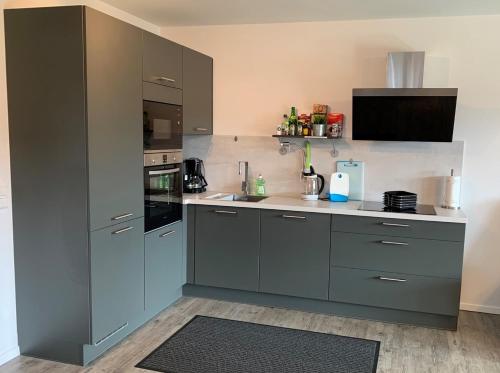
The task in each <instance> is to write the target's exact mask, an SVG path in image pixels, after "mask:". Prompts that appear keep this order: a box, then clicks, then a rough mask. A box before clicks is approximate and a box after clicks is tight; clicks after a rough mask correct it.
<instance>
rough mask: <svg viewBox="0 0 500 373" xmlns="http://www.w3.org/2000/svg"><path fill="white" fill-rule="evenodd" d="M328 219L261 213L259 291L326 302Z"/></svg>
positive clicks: (283, 213) (287, 213) (286, 212)
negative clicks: (324, 300)
mask: <svg viewBox="0 0 500 373" xmlns="http://www.w3.org/2000/svg"><path fill="white" fill-rule="evenodd" d="M329 226H330V215H327V214H310V213H302V212H293V211H276V210H262V212H261V231H262V236H261V254H260V255H261V257H260V291H261V292H264V293H273V294H282V295H291V296H296V297H303V298H316V299H328V281H329V268H328V267H329V264H328V263H329V256H330V232H329Z"/></svg>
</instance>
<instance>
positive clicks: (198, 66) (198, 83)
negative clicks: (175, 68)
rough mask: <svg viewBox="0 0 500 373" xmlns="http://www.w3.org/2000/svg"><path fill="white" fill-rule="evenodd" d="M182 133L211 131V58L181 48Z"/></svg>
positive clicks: (207, 132)
mask: <svg viewBox="0 0 500 373" xmlns="http://www.w3.org/2000/svg"><path fill="white" fill-rule="evenodd" d="M182 64H183V76H184V89H183V91H182V94H183V103H184V107H183V111H184V134H186V135H211V134H212V133H213V59H212V58H211V57H208V56H205V55H204V54H202V53H199V52H196V51H194V50H192V49H189V48H183V58H182Z"/></svg>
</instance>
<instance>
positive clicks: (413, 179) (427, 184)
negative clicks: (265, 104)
mask: <svg viewBox="0 0 500 373" xmlns="http://www.w3.org/2000/svg"><path fill="white" fill-rule="evenodd" d="M303 143H304V142H303V141H302V140H300V139H299V140H294V142H293V145H292V147H291V149H292V151H291V152H290V153H288V154H286V155H280V154H279V152H278V150H279V148H280V145H279V141H278V139H276V138H272V137H270V136H239V137H238V138H237V141H235V137H234V136H219V135H216V136H185V137H184V157H185V158H188V157H198V158H201V159H203V161H204V163H205V168H206V178H207V181H208V184H209V186H208V189H209V190H214V191H215V190H217V191H237V190H239V189H240V186H241V176H239V175H238V161H239V160H242V161H248V162H249V167H250V177H251V180H252V181H251V186H252V190H253V189H254V179H255V178H257V176H258V175H259V174H262V175H263V176H264V179H265V180H266V192H267V193H268V194H278V195H299V194H300V193H301V191H302V182H301V179H300V173H301V170H302V157H303V155H302V154H303V153H302V150H301V149H302V148H303ZM333 144H335V149H336V157H333ZM311 145H312V163H313V166H314V168H315V169H316V172H317V173H319V174H321V175H323V176H324V177H325V180H326V181H327V184H328V181H329V179H330V174H331V173H332V172H335V171H336V161H338V160H349V159H351V158H352V159H353V160H357V161H364V162H365V199H366V200H374V201H376V200H381V198H382V193H383V192H385V191H387V190H407V191H410V192H414V193H417V194H418V200H419V203H429V204H441V202H442V189H441V185H442V177H443V176H447V175H448V174H449V173H450V170H451V169H454V170H455V174H456V175H461V174H462V163H463V151H464V143H463V142H453V143H415V142H371V141H352V140H350V139H341V140H311ZM327 188H328V186H327ZM326 190H328V189H326Z"/></svg>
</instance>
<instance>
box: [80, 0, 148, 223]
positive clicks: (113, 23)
mask: <svg viewBox="0 0 500 373" xmlns="http://www.w3.org/2000/svg"><path fill="white" fill-rule="evenodd" d="M103 30H106V32H103ZM85 31H86V32H85V36H86V38H85V40H86V63H87V82H86V83H87V84H86V89H87V131H88V177H89V204H90V206H89V211H90V228H91V230H95V229H99V228H103V227H106V226H109V225H111V224H116V223H120V222H122V221H126V220H129V219H134V218H137V217H140V216H143V214H144V190H143V188H144V182H143V162H144V161H143V155H142V152H143V141H142V79H141V71H142V61H141V51H142V47H141V35H142V33H141V30H139V29H137V28H136V27H134V26H132V25H129V24H127V23H125V22H120V21H118V20H115V19H113V18H111V17H109V16H107V15H104V14H102V13H99V12H97V11H95V10H93V9H90V8H87V10H86V18H85Z"/></svg>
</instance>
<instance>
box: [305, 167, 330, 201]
mask: <svg viewBox="0 0 500 373" xmlns="http://www.w3.org/2000/svg"><path fill="white" fill-rule="evenodd" d="M309 170H310V171H309V172H304V173H303V174H302V178H303V180H304V192H303V193H302V199H304V200H306V201H316V200H318V198H319V195H320V194H321V192H322V191H323V188H324V187H325V178H324V177H323V176H321V175H318V174H316V173H315V172H314V168H313V167H312V166H310V167H309Z"/></svg>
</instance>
